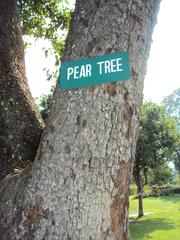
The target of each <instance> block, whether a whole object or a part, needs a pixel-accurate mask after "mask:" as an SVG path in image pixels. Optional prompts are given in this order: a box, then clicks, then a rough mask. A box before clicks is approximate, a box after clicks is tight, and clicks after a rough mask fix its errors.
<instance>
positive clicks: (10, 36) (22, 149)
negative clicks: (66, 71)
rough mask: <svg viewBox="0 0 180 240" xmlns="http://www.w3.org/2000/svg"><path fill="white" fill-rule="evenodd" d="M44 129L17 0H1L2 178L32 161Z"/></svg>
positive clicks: (0, 142)
mask: <svg viewBox="0 0 180 240" xmlns="http://www.w3.org/2000/svg"><path fill="white" fill-rule="evenodd" d="M42 128H43V122H42V120H41V119H40V116H39V115H38V114H37V112H36V109H35V105H34V102H33V99H32V97H31V94H30V90H29V87H28V83H27V79H26V73H25V66H24V49H23V41H22V34H21V27H20V23H19V16H18V11H17V7H16V0H1V1H0V179H2V178H3V177H4V176H5V175H6V174H7V173H9V172H10V171H11V170H12V169H13V168H15V167H25V166H27V164H28V161H32V160H33V158H34V157H35V153H36V149H37V147H38V144H39V137H40V133H41V130H42Z"/></svg>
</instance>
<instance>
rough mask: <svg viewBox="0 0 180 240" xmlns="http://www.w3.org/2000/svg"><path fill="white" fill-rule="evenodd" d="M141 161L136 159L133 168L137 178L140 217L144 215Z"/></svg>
mask: <svg viewBox="0 0 180 240" xmlns="http://www.w3.org/2000/svg"><path fill="white" fill-rule="evenodd" d="M139 165H140V163H139V161H138V159H136V161H135V164H134V169H133V176H134V179H135V183H136V187H137V197H138V217H142V216H144V212H143V187H142V183H141V175H140V166H139Z"/></svg>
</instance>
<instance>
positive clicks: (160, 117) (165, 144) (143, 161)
mask: <svg viewBox="0 0 180 240" xmlns="http://www.w3.org/2000/svg"><path fill="white" fill-rule="evenodd" d="M177 142H178V131H177V122H176V120H175V119H174V118H172V117H170V116H169V115H167V114H166V112H165V108H164V107H163V106H159V105H157V104H155V103H152V102H148V103H145V104H144V105H143V106H142V109H141V115H140V126H139V138H138V142H137V149H136V160H135V165H134V170H133V176H134V180H135V183H136V186H137V193H138V199H139V210H138V216H139V217H141V216H143V200H142V199H143V186H144V185H147V184H148V172H149V169H151V171H153V172H154V176H157V175H158V173H157V172H156V171H160V169H162V168H163V167H164V168H165V167H167V163H168V162H169V161H170V160H171V159H172V156H173V155H174V153H175V151H176V147H177ZM159 173H160V172H159ZM161 177H162V175H161ZM161 180H163V178H162V179H161Z"/></svg>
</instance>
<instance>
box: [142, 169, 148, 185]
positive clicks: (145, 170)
mask: <svg viewBox="0 0 180 240" xmlns="http://www.w3.org/2000/svg"><path fill="white" fill-rule="evenodd" d="M143 170H144V185H148V177H147V174H148V167H147V166H144V169H143Z"/></svg>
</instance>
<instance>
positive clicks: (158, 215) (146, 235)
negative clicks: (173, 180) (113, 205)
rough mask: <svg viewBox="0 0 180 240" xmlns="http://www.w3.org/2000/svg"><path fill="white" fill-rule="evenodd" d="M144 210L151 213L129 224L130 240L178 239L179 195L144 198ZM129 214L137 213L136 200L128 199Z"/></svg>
mask: <svg viewBox="0 0 180 240" xmlns="http://www.w3.org/2000/svg"><path fill="white" fill-rule="evenodd" d="M144 211H145V212H148V213H152V214H148V215H145V216H144V217H142V218H140V219H138V220H135V221H133V222H132V223H131V224H130V231H131V237H132V240H179V239H180V195H174V196H165V197H156V198H145V199H144ZM131 214H133V215H134V214H137V200H132V199H131V200H130V215H131Z"/></svg>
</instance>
